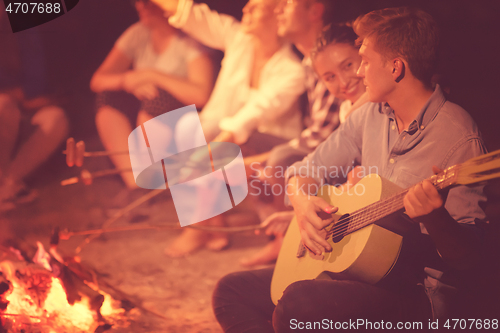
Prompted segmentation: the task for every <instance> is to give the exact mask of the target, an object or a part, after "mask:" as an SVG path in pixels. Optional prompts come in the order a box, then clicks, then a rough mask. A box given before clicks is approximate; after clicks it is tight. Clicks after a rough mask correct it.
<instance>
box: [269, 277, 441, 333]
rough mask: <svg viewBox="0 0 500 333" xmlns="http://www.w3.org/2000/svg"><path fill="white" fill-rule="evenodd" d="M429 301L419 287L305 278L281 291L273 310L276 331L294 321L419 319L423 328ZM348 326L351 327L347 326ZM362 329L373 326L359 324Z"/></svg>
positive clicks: (428, 314) (279, 332)
mask: <svg viewBox="0 0 500 333" xmlns="http://www.w3.org/2000/svg"><path fill="white" fill-rule="evenodd" d="M431 315H432V313H431V307H430V302H429V300H428V298H427V296H426V294H425V292H424V289H423V287H421V288H420V287H419V286H415V288H409V289H408V290H407V291H405V292H398V293H396V292H393V291H389V290H387V289H383V288H380V287H377V286H373V285H370V284H366V283H362V282H357V281H349V280H305V281H299V282H295V283H293V284H291V285H290V286H288V288H287V289H286V290H285V291H284V293H283V296H282V297H281V299H280V300H279V301H278V304H277V306H276V309H275V311H274V313H273V326H274V329H275V331H276V332H277V333H282V332H292V331H294V329H293V328H294V327H295V326H294V325H296V323H298V322H320V323H323V320H324V319H327V321H328V323H330V320H331V321H332V323H333V325H335V323H343V322H349V320H351V321H354V322H357V320H358V319H360V320H364V321H365V323H366V322H367V321H369V322H371V323H372V324H373V323H374V322H381V320H383V321H384V322H385V323H387V322H391V324H392V325H393V327H392V328H393V329H394V328H395V327H396V323H397V322H398V321H401V322H404V321H414V322H421V323H422V328H423V331H425V329H426V328H427V324H428V320H429V319H431V318H432V317H431ZM351 328H352V327H351ZM358 329H360V330H362V331H370V330H373V327H370V326H369V325H368V326H366V325H365V326H360V327H358Z"/></svg>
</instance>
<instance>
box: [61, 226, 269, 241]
mask: <svg viewBox="0 0 500 333" xmlns="http://www.w3.org/2000/svg"><path fill="white" fill-rule="evenodd" d="M186 227H187V228H193V229H200V230H205V231H211V232H228V233H233V232H245V231H253V230H257V229H263V227H261V226H260V225H250V226H243V227H210V226H197V225H189V226H186ZM180 228H182V227H181V226H179V224H178V223H165V224H162V225H134V226H124V227H115V228H106V229H104V228H103V229H93V230H83V231H67V230H66V231H61V232H60V237H61V239H65V240H67V239H69V238H70V237H72V236H84V235H94V234H102V233H106V232H119V231H134V230H151V229H155V230H160V229H180Z"/></svg>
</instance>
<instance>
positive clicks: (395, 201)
mask: <svg viewBox="0 0 500 333" xmlns="http://www.w3.org/2000/svg"><path fill="white" fill-rule="evenodd" d="M459 168H460V165H455V166H452V167H450V168H448V169H446V170H444V171H443V172H441V173H439V174H437V175H434V176H432V177H429V178H427V180H429V181H430V182H431V183H432V184H433V185H434V186H435V187H436V189H437V190H443V189H445V188H447V187H449V186H452V185H454V184H456V180H457V177H458V169H459ZM408 191H409V188H408V189H406V190H403V191H401V192H399V193H397V194H395V195H393V196H390V197H389V198H387V199H384V200H381V201H377V202H375V203H373V204H371V205H368V206H366V207H364V208H362V209H359V210H357V211H354V212H352V213H351V214H350V215H349V216H347V217H346V218H344V219H342V221H340V220H339V221H338V222H345V223H346V224H347V227H345V225H346V224H343V225H344V228H343V230H342V233H343V235H344V236H345V235H348V234H350V233H352V232H354V231H356V230H359V229H361V228H364V227H366V226H368V225H370V224H373V223H375V222H377V221H379V220H381V219H382V218H384V217H387V216H389V215H391V214H393V213H396V212H398V211H402V210H403V209H404V202H403V200H404V197H405V196H406V194H407V193H408ZM338 222H337V223H338ZM335 232H339V230H335V226H334V227H333V228H332V233H335Z"/></svg>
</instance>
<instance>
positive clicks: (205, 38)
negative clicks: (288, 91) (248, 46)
mask: <svg viewBox="0 0 500 333" xmlns="http://www.w3.org/2000/svg"><path fill="white" fill-rule="evenodd" d="M152 1H153V2H154V3H156V4H157V5H158V6H160V7H161V8H162V9H163V10H164V11H165V16H167V17H169V23H170V24H171V25H172V26H174V27H176V28H178V29H182V31H184V32H185V33H187V34H189V35H190V36H191V37H193V38H195V39H196V40H198V41H199V42H201V43H203V44H205V45H207V46H209V47H211V48H213V49H217V50H221V51H224V50H225V49H226V47H227V45H228V44H229V43H230V42H231V41H232V40H233V38H234V36H235V35H236V33H237V32H238V30H239V26H240V23H239V22H238V21H237V20H236V19H235V18H234V17H231V16H229V15H225V14H219V13H217V12H216V11H213V10H210V8H209V7H208V6H207V5H206V4H194V3H193V1H192V0H152Z"/></svg>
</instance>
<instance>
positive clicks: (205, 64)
mask: <svg viewBox="0 0 500 333" xmlns="http://www.w3.org/2000/svg"><path fill="white" fill-rule="evenodd" d="M147 72H148V75H149V82H150V83H152V84H154V85H155V86H157V87H158V88H161V89H163V90H166V91H168V92H169V93H171V94H172V96H174V97H175V98H177V99H178V100H179V101H180V102H182V103H183V104H186V105H190V104H196V106H198V107H200V108H201V107H203V106H204V105H205V104H206V103H207V101H208V98H209V97H210V94H211V92H212V88H213V82H214V73H213V66H212V62H211V61H210V59H209V57H208V56H207V55H206V54H201V55H200V56H199V57H197V58H195V59H193V60H192V61H190V62H189V64H188V77H187V78H186V79H184V78H180V77H176V76H172V75H168V74H163V73H161V72H158V71H155V70H148V71H147Z"/></svg>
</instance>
